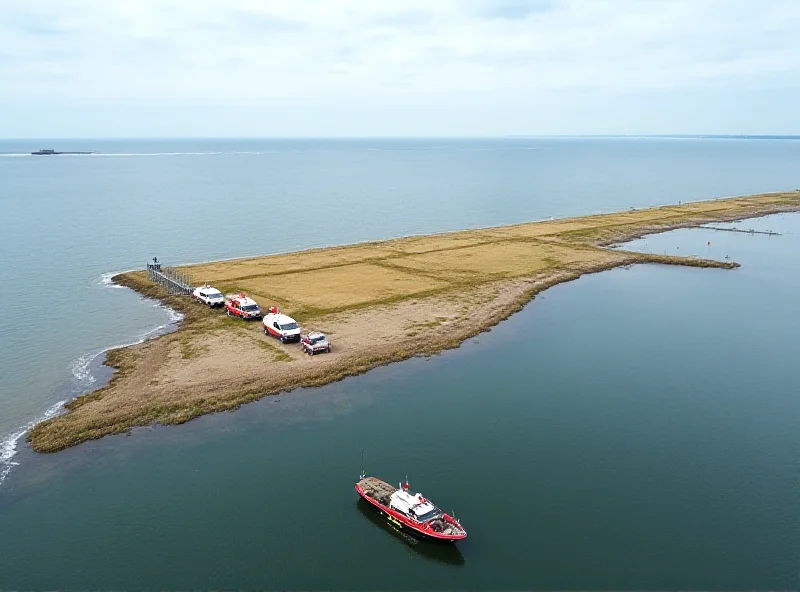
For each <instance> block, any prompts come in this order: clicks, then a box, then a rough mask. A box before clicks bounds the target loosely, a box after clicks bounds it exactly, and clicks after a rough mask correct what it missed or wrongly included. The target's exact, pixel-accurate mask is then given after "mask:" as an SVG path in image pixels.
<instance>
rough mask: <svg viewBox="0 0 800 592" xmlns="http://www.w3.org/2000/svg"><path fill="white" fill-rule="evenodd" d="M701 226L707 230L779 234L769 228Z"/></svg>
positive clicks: (768, 234)
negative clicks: (747, 228)
mask: <svg viewBox="0 0 800 592" xmlns="http://www.w3.org/2000/svg"><path fill="white" fill-rule="evenodd" d="M701 228H706V229H708V230H721V231H724V232H742V233H744V234H766V235H767V236H780V233H779V232H772V231H771V230H754V229H752V228H751V229H750V230H745V229H743V228H719V227H718V226H701Z"/></svg>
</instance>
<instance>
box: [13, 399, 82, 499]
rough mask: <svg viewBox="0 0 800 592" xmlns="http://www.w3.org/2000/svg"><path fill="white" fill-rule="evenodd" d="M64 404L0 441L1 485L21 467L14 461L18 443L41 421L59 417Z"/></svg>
mask: <svg viewBox="0 0 800 592" xmlns="http://www.w3.org/2000/svg"><path fill="white" fill-rule="evenodd" d="M64 403H66V401H59V402H58V403H56V404H55V405H53V406H52V407H50V408H49V409H48V410H47V411H45V412H44V415H42V416H41V417H38V418H36V419H34V420H33V421H29V422H28V423H27V424H25V425H24V426H22V427H20V428H19V429H18V430H17V431H15V432H13V433H11V434H9V435H8V436H6V437H5V438H3V439H2V440H0V485H2V484H3V481H5V479H6V477H8V474H9V473H10V472H11V469H13V468H14V467H16V466H17V465H19V463H18V462H15V461H14V460H13V459H14V456H15V455H16V454H17V442H19V440H20V438H22V437H23V436H24V435H25V434H27V433H28V432H29V431H30V430H31V429H32V428H33V426H35V425H36V424H37V423H39V422H40V421H44V420H46V419H50V418H51V417H55V416H56V415H58V414H59V413H60V412H61V411H62V410H63V408H64Z"/></svg>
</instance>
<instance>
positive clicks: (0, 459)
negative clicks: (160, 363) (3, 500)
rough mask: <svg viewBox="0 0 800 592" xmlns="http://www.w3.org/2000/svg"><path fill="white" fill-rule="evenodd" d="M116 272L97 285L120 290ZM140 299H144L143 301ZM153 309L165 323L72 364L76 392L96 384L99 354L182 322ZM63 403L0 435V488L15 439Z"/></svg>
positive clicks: (158, 305) (172, 313) (171, 312)
mask: <svg viewBox="0 0 800 592" xmlns="http://www.w3.org/2000/svg"><path fill="white" fill-rule="evenodd" d="M117 273H118V272H114V273H105V274H103V276H102V277H101V278H100V281H99V283H100V284H101V285H103V286H104V287H109V288H122V287H123V286H117V285H115V284H113V283H112V282H111V278H112V277H113V276H114V275H116V274H117ZM142 300H146V299H145V298H143V299H142ZM153 307H154V308H162V309H164V311H165V312H166V313H167V322H166V323H163V324H161V325H158V326H157V327H154V328H153V329H150V330H149V331H146V332H145V333H143V334H142V335H141V336H139V337H138V338H137V339H136V340H134V341H130V342H127V343H120V344H117V345H112V346H110V347H106V348H103V349H100V350H97V351H94V352H90V353H87V354H84V355H82V356H80V357H79V358H78V359H76V360H75V361H74V362H73V363H72V366H71V368H70V370H71V372H72V376H73V377H74V378H75V381H76V383H77V384H76V386H77V387H78V389H79V391H82V392H86V391H87V390H89V389H90V388H91V387H92V385H93V384H94V383H96V382H97V378H96V377H95V376H94V375H93V374H92V371H91V368H92V363H93V362H94V361H95V360H97V358H98V357H100V356H101V355H103V354H105V353H106V352H108V351H111V350H112V349H118V348H120V347H130V346H132V345H138V344H140V343H143V342H144V341H146V340H147V339H149V338H151V337H153V336H155V335H156V334H158V333H160V332H162V331H164V330H165V329H167V328H168V327H169V326H171V325H174V324H176V323H179V322H180V321H182V320H183V315H182V314H181V313H179V312H177V311H175V310H172V309H171V308H169V307H167V306H164V305H163V304H161V303H160V302H154V304H153ZM65 403H66V400H64V401H59V402H58V403H56V404H55V405H53V406H52V407H50V408H49V409H47V411H45V412H44V414H43V415H42V416H41V417H38V418H36V419H34V420H32V421H29V422H28V423H27V424H25V425H24V426H21V427H20V428H19V429H17V430H15V431H14V432H12V433H10V434H8V435H6V436H3V437H2V439H0V485H2V483H3V481H5V479H6V477H8V474H9V473H10V472H11V470H12V469H13V468H14V467H15V466H17V465H19V463H18V462H15V461H14V460H13V458H14V456H15V455H16V454H17V443H18V442H19V440H20V439H21V438H22V437H23V436H24V435H25V434H27V433H28V432H29V431H30V430H31V429H32V428H33V426H35V425H36V424H37V423H39V422H41V421H44V420H46V419H50V418H51V417H54V416H56V415H58V414H59V413H60V412H61V411H62V410H63V408H64V404H65Z"/></svg>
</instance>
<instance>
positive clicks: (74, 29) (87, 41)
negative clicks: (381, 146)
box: [0, 0, 800, 107]
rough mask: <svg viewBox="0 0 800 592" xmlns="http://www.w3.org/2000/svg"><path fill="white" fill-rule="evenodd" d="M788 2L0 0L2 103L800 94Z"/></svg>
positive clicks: (799, 61) (799, 55)
mask: <svg viewBox="0 0 800 592" xmlns="http://www.w3.org/2000/svg"><path fill="white" fill-rule="evenodd" d="M798 30H800V2H798V1H797V0H761V1H758V2H756V1H752V2H751V1H749V0H741V1H739V2H736V1H734V0H424V1H423V0H396V1H390V0H387V1H381V2H372V1H367V0H363V1H358V0H293V1H291V2H287V1H285V0H281V1H274V0H193V1H191V2H183V1H177V0H173V1H166V0H136V1H133V0H131V1H128V2H99V1H98V2H95V1H93V0H51V1H49V2H38V3H37V2H31V0H0V94H2V96H3V100H4V101H7V102H8V101H11V102H13V101H20V102H24V101H26V100H41V98H42V97H53V98H55V99H58V100H66V101H82V100H92V101H97V100H108V101H115V100H118V101H122V100H124V101H129V102H130V101H134V102H136V101H151V102H152V101H155V102H158V101H167V102H169V101H177V102H180V101H207V102H211V103H215V104H235V103H242V102H245V103H252V102H257V103H260V104H270V103H275V104H282V103H286V102H287V101H299V102H305V103H309V104H316V105H325V104H330V105H348V106H351V105H365V106H373V107H374V106H375V105H379V104H382V103H387V104H393V105H410V106H415V105H440V106H441V105H457V104H460V103H461V102H465V103H470V102H473V103H479V104H482V105H492V104H495V105H497V106H501V105H514V104H525V103H528V102H531V101H538V100H541V98H542V96H545V95H546V96H547V97H549V98H548V100H551V101H552V100H553V97H563V98H564V100H565V101H569V100H573V99H574V98H575V97H576V96H582V95H585V94H587V93H588V94H591V93H604V94H606V95H607V94H609V93H611V94H625V93H642V92H648V93H661V94H662V95H663V94H664V93H671V92H677V93H680V92H686V91H687V90H691V89H696V90H707V89H709V88H715V89H722V90H724V89H734V90H736V89H738V90H742V89H745V90H763V89H769V88H772V87H779V88H786V87H793V88H797V87H800V41H798V38H799V37H800V36H798V35H797V31H798Z"/></svg>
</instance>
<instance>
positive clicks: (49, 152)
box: [31, 148, 94, 156]
mask: <svg viewBox="0 0 800 592" xmlns="http://www.w3.org/2000/svg"><path fill="white" fill-rule="evenodd" d="M31 154H33V155H34V156H55V155H57V154H94V152H56V151H55V150H53V149H52V148H42V149H41V150H37V151H36V152H31Z"/></svg>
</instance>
